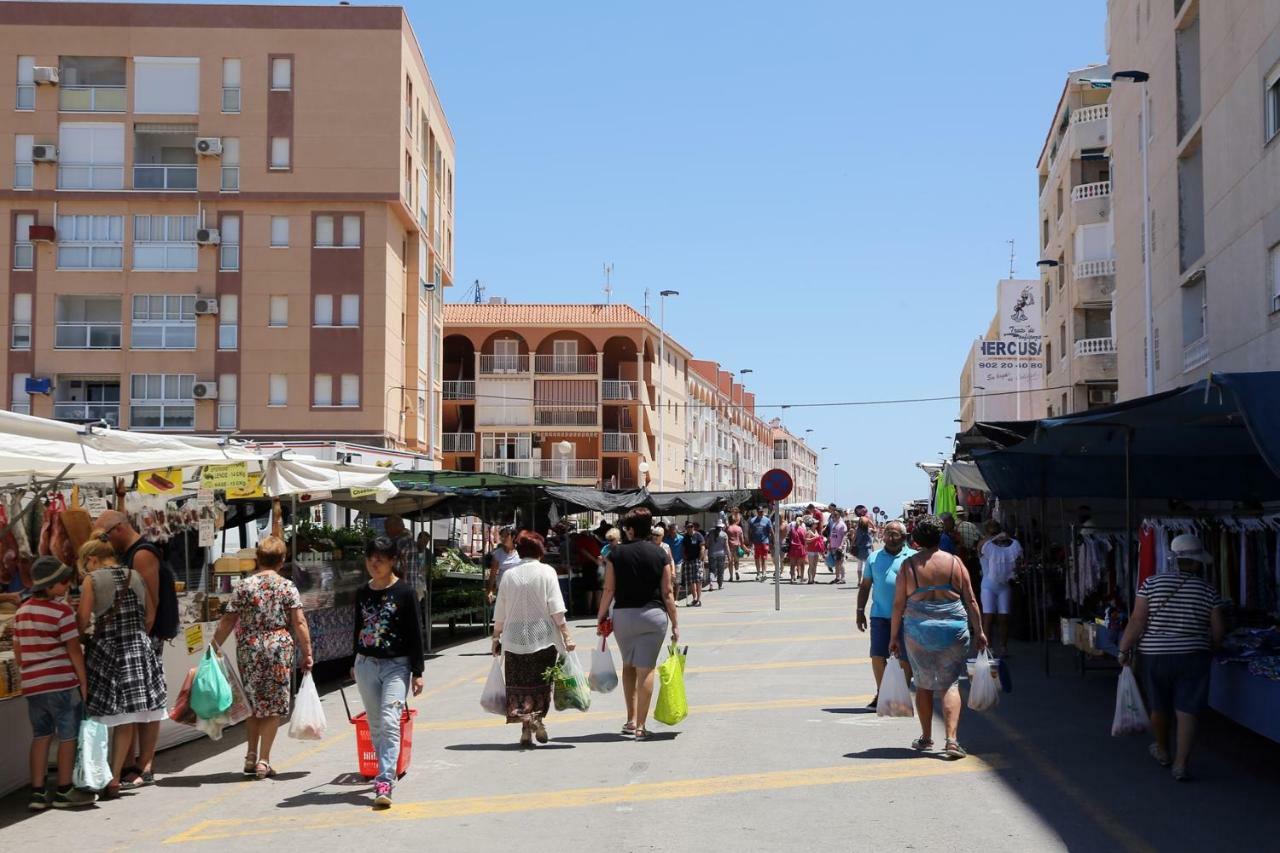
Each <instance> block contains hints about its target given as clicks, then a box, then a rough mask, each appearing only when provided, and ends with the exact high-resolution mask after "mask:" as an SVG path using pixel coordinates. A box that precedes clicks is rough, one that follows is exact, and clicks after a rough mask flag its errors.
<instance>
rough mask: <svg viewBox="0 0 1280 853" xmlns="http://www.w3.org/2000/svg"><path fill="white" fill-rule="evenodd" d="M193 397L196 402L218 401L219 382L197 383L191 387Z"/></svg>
mask: <svg viewBox="0 0 1280 853" xmlns="http://www.w3.org/2000/svg"><path fill="white" fill-rule="evenodd" d="M191 396H192V397H193V398H194V399H196V400H216V399H218V383H217V382H197V383H195V384H194V385H192V386H191Z"/></svg>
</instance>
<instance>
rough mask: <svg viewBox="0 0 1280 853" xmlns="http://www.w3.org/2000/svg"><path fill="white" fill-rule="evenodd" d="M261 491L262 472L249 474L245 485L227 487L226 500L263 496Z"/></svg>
mask: <svg viewBox="0 0 1280 853" xmlns="http://www.w3.org/2000/svg"><path fill="white" fill-rule="evenodd" d="M263 496H264V493H263V491H262V474H260V473H259V474H249V475H248V479H247V481H246V482H245V485H244V486H243V487H242V488H236V487H234V486H233V487H231V488H229V489H227V500H229V501H235V500H246V499H248V498H260V497H263Z"/></svg>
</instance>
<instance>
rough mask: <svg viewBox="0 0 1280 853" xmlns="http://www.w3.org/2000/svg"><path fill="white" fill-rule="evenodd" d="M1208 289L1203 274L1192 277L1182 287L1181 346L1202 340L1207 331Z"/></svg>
mask: <svg viewBox="0 0 1280 853" xmlns="http://www.w3.org/2000/svg"><path fill="white" fill-rule="evenodd" d="M1208 296H1209V294H1208V289H1207V288H1206V287H1205V277H1204V275H1203V274H1201V275H1197V276H1194V277H1192V279H1191V280H1190V281H1188V282H1187V283H1186V284H1185V285H1183V286H1182V345H1183V346H1184V347H1185V346H1189V345H1191V344H1194V343H1196V342H1197V341H1200V340H1202V339H1203V338H1204V337H1205V335H1207V334H1208V333H1209V329H1208V313H1209V302H1208Z"/></svg>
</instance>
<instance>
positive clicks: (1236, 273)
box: [1107, 0, 1280, 399]
mask: <svg viewBox="0 0 1280 853" xmlns="http://www.w3.org/2000/svg"><path fill="white" fill-rule="evenodd" d="M1107 27H1108V30H1107V37H1108V54H1109V56H1108V59H1109V63H1110V67H1111V69H1112V70H1115V71H1128V70H1136V71H1142V72H1145V73H1147V74H1149V75H1150V80H1149V82H1148V83H1147V86H1146V93H1147V106H1148V114H1149V117H1150V121H1149V130H1148V133H1147V134H1146V137H1147V138H1146V139H1145V140H1144V139H1143V133H1142V129H1141V117H1142V106H1143V91H1144V90H1143V87H1142V86H1141V85H1140V84H1137V83H1130V82H1120V81H1117V83H1116V84H1115V88H1114V89H1113V90H1112V93H1111V99H1110V104H1111V110H1112V131H1111V133H1112V143H1111V157H1112V162H1113V163H1114V167H1115V175H1114V176H1113V185H1114V195H1113V200H1114V201H1113V214H1112V218H1113V220H1114V222H1115V237H1116V241H1115V245H1116V284H1117V288H1116V295H1115V324H1114V325H1115V331H1116V340H1117V343H1118V348H1119V355H1120V364H1119V391H1120V397H1121V398H1125V399H1128V398H1132V397H1138V396H1142V395H1143V394H1145V393H1146V389H1147V382H1146V369H1145V367H1146V357H1145V349H1144V341H1145V340H1146V321H1145V317H1146V300H1145V297H1144V285H1143V244H1144V232H1143V194H1142V177H1143V173H1142V148H1143V145H1144V144H1145V145H1146V146H1147V149H1148V170H1149V185H1150V211H1151V214H1150V215H1151V221H1150V224H1149V229H1150V236H1151V240H1150V242H1151V257H1150V262H1151V282H1152V305H1153V315H1152V316H1153V327H1154V329H1153V334H1152V341H1151V344H1152V355H1153V359H1154V363H1155V371H1154V383H1153V385H1154V390H1156V391H1161V390H1165V389H1169V388H1173V387H1176V386H1179V385H1183V384H1186V383H1189V382H1194V381H1196V380H1198V379H1202V378H1204V376H1205V375H1206V374H1208V373H1209V372H1211V371H1219V372H1221V371H1255V370H1277V369H1280V3H1275V2H1270V1H1268V2H1243V1H1242V2H1225V0H1173V2H1156V0H1111V2H1109V4H1108V23H1107Z"/></svg>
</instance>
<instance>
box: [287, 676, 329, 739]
mask: <svg viewBox="0 0 1280 853" xmlns="http://www.w3.org/2000/svg"><path fill="white" fill-rule="evenodd" d="M326 728H328V723H327V722H326V721H325V718H324V707H323V706H321V704H320V693H319V692H318V691H317V690H316V683H315V681H314V680H313V679H312V678H311V673H309V672H308V673H307V674H306V675H304V676H302V684H301V685H299V686H298V695H297V696H296V697H294V700H293V716H291V717H290V718H289V737H291V738H293V739H294V740H324V732H325V729H326Z"/></svg>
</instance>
